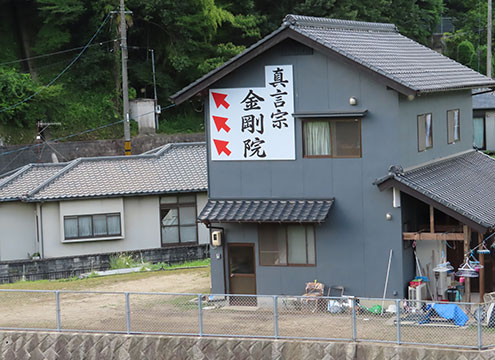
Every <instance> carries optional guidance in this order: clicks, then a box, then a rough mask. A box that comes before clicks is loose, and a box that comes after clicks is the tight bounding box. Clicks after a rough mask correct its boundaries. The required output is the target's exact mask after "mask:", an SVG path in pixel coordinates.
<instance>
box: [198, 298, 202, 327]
mask: <svg viewBox="0 0 495 360" xmlns="http://www.w3.org/2000/svg"><path fill="white" fill-rule="evenodd" d="M198 324H199V336H203V295H201V294H199V295H198Z"/></svg>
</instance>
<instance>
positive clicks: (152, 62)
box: [149, 49, 161, 130]
mask: <svg viewBox="0 0 495 360" xmlns="http://www.w3.org/2000/svg"><path fill="white" fill-rule="evenodd" d="M149 50H150V51H151V68H152V71H153V95H154V99H155V128H156V130H158V126H159V125H158V115H159V114H160V112H161V110H160V108H159V106H158V96H157V95H156V75H155V50H154V49H149Z"/></svg>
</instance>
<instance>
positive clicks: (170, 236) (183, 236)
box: [160, 194, 198, 246]
mask: <svg viewBox="0 0 495 360" xmlns="http://www.w3.org/2000/svg"><path fill="white" fill-rule="evenodd" d="M160 224H161V236H162V246H167V245H172V244H182V243H197V242H198V234H197V227H196V195H195V194H192V195H177V196H166V197H162V198H161V199H160Z"/></svg>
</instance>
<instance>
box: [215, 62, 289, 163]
mask: <svg viewBox="0 0 495 360" xmlns="http://www.w3.org/2000/svg"><path fill="white" fill-rule="evenodd" d="M292 79H293V78H292V65H279V66H265V87H263V88H234V89H212V90H210V148H211V158H212V160H295V158H296V154H295V142H294V133H295V131H294V118H293V116H292V114H293V113H294V86H293V80H292Z"/></svg>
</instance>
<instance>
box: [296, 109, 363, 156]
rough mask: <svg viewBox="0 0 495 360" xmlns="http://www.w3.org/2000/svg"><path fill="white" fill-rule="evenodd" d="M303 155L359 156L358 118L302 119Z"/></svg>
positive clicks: (359, 128)
mask: <svg viewBox="0 0 495 360" xmlns="http://www.w3.org/2000/svg"><path fill="white" fill-rule="evenodd" d="M303 144H304V145H303V148H304V149H303V152H304V157H334V158H359V157H361V120H360V119H328V118H325V119H323V118H322V119H318V120H305V121H303Z"/></svg>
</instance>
